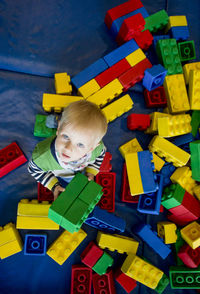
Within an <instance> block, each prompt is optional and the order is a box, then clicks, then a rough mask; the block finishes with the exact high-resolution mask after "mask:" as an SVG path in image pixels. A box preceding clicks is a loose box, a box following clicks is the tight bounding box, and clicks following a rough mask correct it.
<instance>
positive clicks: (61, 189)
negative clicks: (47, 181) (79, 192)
mask: <svg viewBox="0 0 200 294" xmlns="http://www.w3.org/2000/svg"><path fill="white" fill-rule="evenodd" d="M63 191H65V189H64V188H63V187H61V186H60V185H58V186H56V187H55V189H54V192H53V195H54V200H56V199H57V198H58V196H59V195H60V193H61V192H63Z"/></svg>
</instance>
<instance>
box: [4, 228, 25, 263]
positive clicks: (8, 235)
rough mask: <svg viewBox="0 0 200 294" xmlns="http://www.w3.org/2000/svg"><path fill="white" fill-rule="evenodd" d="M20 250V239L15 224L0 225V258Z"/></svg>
mask: <svg viewBox="0 0 200 294" xmlns="http://www.w3.org/2000/svg"><path fill="white" fill-rule="evenodd" d="M20 251H22V240H21V237H20V235H19V232H18V230H17V229H16V228H15V225H14V224H12V223H8V224H7V225H5V226H4V227H0V258H1V259H4V258H6V257H9V256H11V255H13V254H16V253H18V252H20Z"/></svg>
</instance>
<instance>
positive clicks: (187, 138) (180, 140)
mask: <svg viewBox="0 0 200 294" xmlns="http://www.w3.org/2000/svg"><path fill="white" fill-rule="evenodd" d="M192 141H194V137H193V135H192V133H189V134H185V135H182V136H178V137H176V138H173V139H172V141H171V142H172V143H173V144H175V145H176V146H179V147H181V148H182V146H183V145H186V144H188V147H189V143H190V142H192Z"/></svg>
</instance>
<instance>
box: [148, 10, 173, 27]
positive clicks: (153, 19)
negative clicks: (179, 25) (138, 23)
mask: <svg viewBox="0 0 200 294" xmlns="http://www.w3.org/2000/svg"><path fill="white" fill-rule="evenodd" d="M168 20H169V16H168V14H167V12H166V11H165V10H164V9H162V10H160V11H158V12H156V13H154V14H151V15H150V16H148V17H146V18H145V27H144V28H145V29H144V30H149V31H150V32H151V33H156V32H157V31H159V30H162V29H163V28H164V27H165V26H166V25H167V24H168Z"/></svg>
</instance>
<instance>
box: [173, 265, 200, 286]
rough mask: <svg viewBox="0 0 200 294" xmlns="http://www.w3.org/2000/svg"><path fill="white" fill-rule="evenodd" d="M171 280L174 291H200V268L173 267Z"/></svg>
mask: <svg viewBox="0 0 200 294" xmlns="http://www.w3.org/2000/svg"><path fill="white" fill-rule="evenodd" d="M169 279H170V285H171V288H172V289H200V267H198V268H191V269H190V268H188V267H184V266H171V267H170V268H169Z"/></svg>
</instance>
